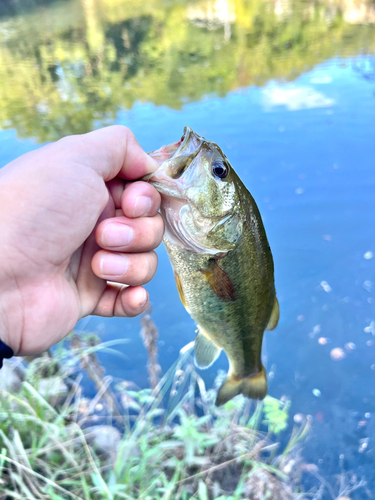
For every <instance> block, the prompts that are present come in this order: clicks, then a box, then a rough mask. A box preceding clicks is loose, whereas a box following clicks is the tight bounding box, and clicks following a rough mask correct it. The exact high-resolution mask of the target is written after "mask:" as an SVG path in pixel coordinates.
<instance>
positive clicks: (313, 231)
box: [0, 56, 375, 498]
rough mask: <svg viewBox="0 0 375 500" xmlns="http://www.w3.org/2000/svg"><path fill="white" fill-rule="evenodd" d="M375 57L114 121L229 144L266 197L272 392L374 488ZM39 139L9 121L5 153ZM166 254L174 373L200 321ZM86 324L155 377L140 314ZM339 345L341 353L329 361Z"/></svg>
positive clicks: (324, 447)
mask: <svg viewBox="0 0 375 500" xmlns="http://www.w3.org/2000/svg"><path fill="white" fill-rule="evenodd" d="M371 60H373V58H371V57H370V56H359V57H357V58H347V59H345V60H344V59H339V58H337V59H331V60H328V61H326V62H324V63H322V64H320V65H317V66H316V67H315V68H314V69H313V70H310V71H307V72H305V73H304V74H302V75H301V76H300V77H298V78H296V79H295V80H293V81H291V82H283V81H269V82H268V83H266V84H265V85H264V86H263V87H255V86H251V87H245V88H239V89H237V90H236V91H232V92H229V93H228V94H227V95H226V96H225V97H220V98H219V97H215V96H213V95H207V96H206V97H203V98H202V99H201V101H199V102H194V103H189V104H186V105H184V106H183V107H182V108H181V109H180V110H172V109H170V108H168V107H165V106H156V105H154V104H152V103H148V104H142V103H140V102H137V103H136V104H135V105H134V106H133V107H132V109H130V110H122V111H120V112H119V113H118V115H117V117H116V120H115V121H116V123H119V124H124V125H126V126H128V127H130V128H131V129H132V130H133V132H134V133H135V135H136V137H137V139H138V141H139V142H140V144H141V145H142V147H143V148H144V149H145V150H153V149H156V148H158V147H160V146H161V145H162V144H168V143H170V142H174V141H175V140H176V139H178V138H179V137H180V136H181V132H182V130H183V127H184V126H185V125H189V126H190V127H191V128H192V129H193V130H194V131H196V132H198V133H199V134H201V135H203V136H205V137H206V138H207V139H209V140H211V141H214V142H216V143H218V144H219V145H220V147H221V148H222V149H223V150H224V152H225V153H226V155H227V156H228V158H229V160H230V162H231V163H232V165H233V166H234V167H235V169H236V171H237V173H238V174H239V175H240V177H241V178H242V179H243V181H244V183H245V184H246V186H247V187H248V189H249V190H250V191H251V193H252V194H253V196H254V198H255V200H256V201H257V203H258V206H259V209H260V211H261V214H262V217H263V221H264V224H265V227H266V231H267V234H268V239H269V242H270V245H271V249H272V252H273V256H274V261H275V279H276V289H277V293H278V298H279V302H280V310H281V319H280V322H279V325H278V327H277V329H276V330H275V331H273V332H267V333H266V336H265V337H266V338H265V349H264V357H265V362H266V366H267V371H268V373H269V394H270V395H272V396H274V397H278V398H279V397H281V396H284V395H285V396H287V397H288V398H290V399H291V401H292V409H291V421H292V418H293V415H294V414H296V413H302V414H304V415H307V414H309V415H312V416H313V418H314V420H313V427H312V431H311V433H310V438H309V441H308V443H307V444H306V447H305V450H304V455H305V459H306V461H311V462H313V463H315V464H317V465H318V466H319V468H320V470H321V473H322V474H323V475H324V474H326V475H327V477H328V478H330V480H331V481H334V478H333V474H334V473H337V472H339V471H340V469H339V456H340V455H343V456H344V458H343V462H344V465H345V469H346V470H349V471H354V472H355V473H356V474H357V475H358V477H361V476H362V475H364V476H365V477H366V480H367V481H368V482H369V484H368V488H369V490H370V491H375V473H374V472H373V471H374V470H375V451H374V446H375V443H374V438H375V337H374V334H375V327H374V332H373V333H372V332H371V331H370V329H369V328H368V327H369V326H370V325H371V322H372V321H375V272H374V271H375V83H374V81H372V80H371V79H366V78H364V77H363V76H361V74H360V73H359V72H358V71H356V69H355V68H356V66H357V65H358V63H368V62H369V61H371ZM35 147H39V144H36V143H35V142H34V141H33V140H32V139H23V140H20V139H19V138H18V137H17V135H16V133H15V131H14V129H10V130H2V131H0V165H4V164H6V163H7V162H9V161H10V160H12V159H13V158H15V157H17V156H19V155H20V154H22V153H24V152H26V151H30V150H32V149H34V148H35ZM158 256H159V267H158V271H157V274H156V276H155V278H154V279H153V281H152V282H151V283H150V284H148V285H147V289H148V291H149V293H150V297H151V302H152V305H153V314H152V317H153V319H154V321H155V323H156V325H157V326H158V328H159V330H160V341H159V347H160V351H159V355H160V364H161V366H162V370H163V371H164V372H165V371H166V370H167V369H168V368H169V367H170V366H171V365H172V364H173V362H174V361H175V360H176V358H177V356H178V353H179V350H180V349H181V348H182V347H183V346H184V345H186V344H187V343H188V342H190V341H192V340H193V339H194V336H195V333H194V332H195V325H194V322H193V321H192V319H191V318H190V317H189V315H188V314H187V313H186V311H185V310H184V308H183V306H182V305H181V303H180V301H179V297H178V293H177V291H176V286H175V283H174V278H173V274H172V271H171V268H170V265H169V261H168V258H167V255H166V252H165V250H164V248H163V247H160V248H159V249H158ZM77 329H78V330H80V331H94V332H97V333H99V334H100V336H101V338H102V339H103V341H105V340H113V339H118V338H121V339H122V338H127V339H129V343H128V344H126V345H119V346H118V350H119V351H121V352H122V353H124V354H125V355H126V356H127V361H124V360H123V359H120V358H117V357H116V356H114V355H113V354H101V355H100V359H101V361H102V363H103V364H104V365H105V367H106V370H107V373H108V374H110V375H111V376H113V377H120V378H125V379H128V380H131V381H133V382H135V383H136V384H138V385H139V386H140V387H145V386H147V378H148V375H147V371H146V364H147V354H146V351H145V349H144V347H143V344H142V342H141V339H140V337H139V330H140V323H139V319H138V318H135V319H116V318H111V319H103V318H97V317H89V318H85V319H83V320H82V321H80V323H79V324H78V325H77ZM365 329H366V330H365ZM319 338H324V339H326V344H325V345H321V344H320V343H319V342H318V339H319ZM347 344H349V345H347ZM345 345H346V347H345ZM336 347H339V348H341V349H343V352H344V353H345V357H344V359H342V360H338V361H334V360H332V359H331V357H330V352H331V350H332V349H333V348H336ZM227 367H228V363H227V359H226V356H225V354H222V355H221V356H220V358H219V360H218V361H217V362H216V363H215V365H214V366H213V367H211V368H210V369H209V370H207V371H205V372H202V375H203V376H204V379H205V381H206V383H207V385H208V386H211V385H212V382H213V379H214V378H215V376H216V373H217V370H218V369H224V370H226V369H227ZM291 424H292V422H291ZM367 438H368V440H367ZM364 443H365V444H366V443H367V446H365V445H364ZM356 495H357V496H355V498H368V497H367V496H366V493H365V492H364V491H361V492H357V493H356Z"/></svg>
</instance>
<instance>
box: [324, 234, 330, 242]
mask: <svg viewBox="0 0 375 500" xmlns="http://www.w3.org/2000/svg"><path fill="white" fill-rule="evenodd" d="M323 240H326V241H331V240H332V236H331V235H330V234H323Z"/></svg>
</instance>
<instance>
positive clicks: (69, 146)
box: [55, 125, 158, 182]
mask: <svg viewBox="0 0 375 500" xmlns="http://www.w3.org/2000/svg"><path fill="white" fill-rule="evenodd" d="M55 147H56V148H61V149H62V152H63V153H64V155H65V157H66V152H67V151H69V157H70V159H71V160H74V161H77V162H79V163H81V164H84V165H87V166H88V167H90V168H92V169H93V170H95V171H96V172H97V173H98V174H99V175H100V176H101V177H102V178H103V180H104V181H105V182H108V181H110V180H111V179H113V178H114V177H116V176H119V177H121V178H123V179H128V180H134V179H139V178H141V177H143V176H144V175H146V174H149V173H151V172H154V171H155V170H156V169H157V168H158V164H157V163H156V161H155V160H153V159H152V158H151V157H150V156H149V155H148V154H147V153H145V152H144V151H143V149H142V148H141V146H140V145H139V144H138V142H137V139H136V138H135V136H134V134H133V132H132V131H131V130H130V129H128V128H127V127H124V126H123V125H113V126H111V127H106V128H101V129H99V130H95V131H93V132H89V133H88V134H82V135H72V136H68V137H64V138H63V139H60V140H59V141H57V142H56V143H55Z"/></svg>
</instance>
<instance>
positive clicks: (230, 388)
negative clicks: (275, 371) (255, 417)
mask: <svg viewBox="0 0 375 500" xmlns="http://www.w3.org/2000/svg"><path fill="white" fill-rule="evenodd" d="M238 394H243V395H244V396H246V397H248V398H251V399H263V398H264V397H265V396H266V394H267V376H266V371H265V369H264V366H263V365H262V368H261V371H260V372H259V373H258V374H257V375H253V376H251V377H245V378H240V379H239V378H237V377H235V376H234V375H233V374H232V375H229V376H228V377H227V378H226V379H225V380H224V382H223V385H222V386H221V387H220V389H219V392H218V394H217V398H216V405H217V406H220V405H223V404H224V403H227V402H228V401H229V400H230V399H232V398H234V397H235V396H238Z"/></svg>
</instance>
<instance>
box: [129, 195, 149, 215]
mask: <svg viewBox="0 0 375 500" xmlns="http://www.w3.org/2000/svg"><path fill="white" fill-rule="evenodd" d="M150 210H151V198H149V197H148V196H138V198H137V199H136V200H135V204H134V208H133V217H142V216H144V215H147V214H148V212H149V211H150Z"/></svg>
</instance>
